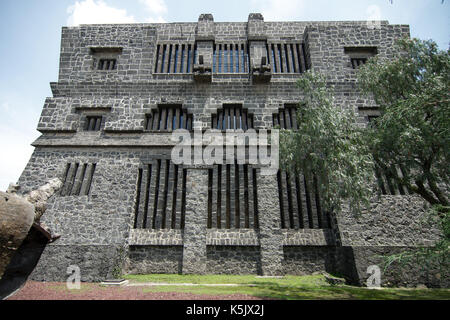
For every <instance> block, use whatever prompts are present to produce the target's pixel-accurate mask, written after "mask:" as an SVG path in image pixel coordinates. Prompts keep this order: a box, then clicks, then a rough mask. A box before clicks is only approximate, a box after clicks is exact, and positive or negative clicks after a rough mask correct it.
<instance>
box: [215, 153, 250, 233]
mask: <svg viewBox="0 0 450 320" xmlns="http://www.w3.org/2000/svg"><path fill="white" fill-rule="evenodd" d="M256 196H257V188H256V169H253V168H252V167H251V166H250V165H247V164H242V165H241V164H238V163H237V162H236V161H235V162H234V164H226V165H214V166H213V168H212V169H209V170H208V209H207V210H208V215H207V227H208V228H217V229H239V228H254V229H257V228H258V205H257V199H256Z"/></svg>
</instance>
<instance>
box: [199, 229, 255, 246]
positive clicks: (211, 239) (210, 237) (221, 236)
mask: <svg viewBox="0 0 450 320" xmlns="http://www.w3.org/2000/svg"><path fill="white" fill-rule="evenodd" d="M206 245H210V246H259V239H258V235H257V233H256V231H255V230H253V229H208V230H207V234H206Z"/></svg>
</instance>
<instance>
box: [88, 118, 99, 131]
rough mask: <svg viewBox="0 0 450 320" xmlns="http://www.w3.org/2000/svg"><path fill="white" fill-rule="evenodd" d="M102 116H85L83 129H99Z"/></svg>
mask: <svg viewBox="0 0 450 320" xmlns="http://www.w3.org/2000/svg"><path fill="white" fill-rule="evenodd" d="M102 119H103V117H102V116H86V122H85V124H84V130H85V131H100V127H101V125H102Z"/></svg>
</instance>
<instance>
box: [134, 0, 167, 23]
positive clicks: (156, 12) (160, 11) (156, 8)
mask: <svg viewBox="0 0 450 320" xmlns="http://www.w3.org/2000/svg"><path fill="white" fill-rule="evenodd" d="M139 2H140V3H142V4H143V5H144V7H145V10H146V11H147V12H148V14H149V17H148V18H147V20H146V22H148V23H165V22H167V21H166V20H165V19H164V18H163V15H164V14H166V13H167V6H166V3H165V2H164V0H139Z"/></svg>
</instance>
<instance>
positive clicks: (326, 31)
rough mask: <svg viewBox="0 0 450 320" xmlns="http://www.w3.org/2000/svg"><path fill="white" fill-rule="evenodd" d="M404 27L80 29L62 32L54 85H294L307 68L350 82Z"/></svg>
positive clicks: (208, 18) (203, 21) (253, 20)
mask: <svg viewBox="0 0 450 320" xmlns="http://www.w3.org/2000/svg"><path fill="white" fill-rule="evenodd" d="M408 36H409V27H408V26H407V25H392V24H389V23H388V22H387V21H377V22H376V23H373V22H370V21H369V22H367V21H345V22H305V21H299V22H297V21H295V22H266V21H264V18H263V16H262V15H261V14H257V13H256V14H250V15H249V17H248V21H247V22H215V21H214V18H213V16H212V15H211V14H202V15H200V17H199V19H198V22H196V23H195V22H189V23H150V24H110V25H81V26H79V27H64V28H63V29H62V39H61V55H60V69H59V80H58V81H59V82H60V83H67V82H69V83H70V82H121V83H122V82H153V81H177V82H179V81H181V82H202V83H205V82H206V83H210V82H211V83H214V82H229V81H238V82H244V83H251V84H258V83H270V82H280V81H281V82H290V81H295V80H296V79H297V78H298V77H299V75H300V74H301V73H303V72H305V71H306V70H308V69H313V70H314V71H320V72H322V73H324V74H326V75H327V77H328V78H329V80H330V81H332V82H340V81H346V80H349V81H354V80H355V73H356V72H355V70H356V69H357V67H358V66H359V65H360V64H361V63H364V62H365V61H366V60H367V58H369V57H370V56H373V55H375V54H377V55H380V56H382V57H383V58H386V59H389V58H391V57H392V56H393V54H394V50H395V48H394V43H395V41H396V40H397V39H399V38H401V37H408Z"/></svg>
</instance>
